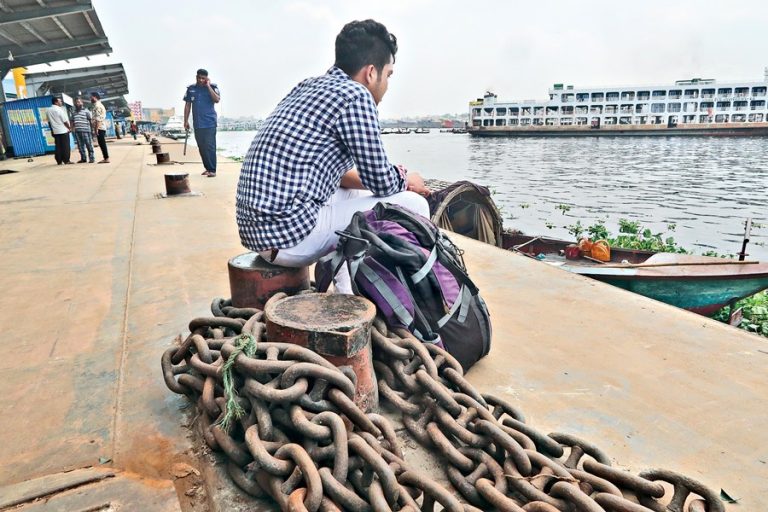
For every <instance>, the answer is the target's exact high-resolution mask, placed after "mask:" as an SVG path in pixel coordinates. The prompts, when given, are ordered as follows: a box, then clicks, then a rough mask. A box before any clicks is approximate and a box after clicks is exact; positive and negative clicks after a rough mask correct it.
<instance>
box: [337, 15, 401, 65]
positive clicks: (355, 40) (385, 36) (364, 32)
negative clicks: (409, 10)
mask: <svg viewBox="0 0 768 512" xmlns="http://www.w3.org/2000/svg"><path fill="white" fill-rule="evenodd" d="M396 53H397V38H396V37H395V36H394V34H390V33H389V32H388V31H387V27H385V26H384V25H382V24H381V23H379V22H377V21H374V20H365V21H352V22H350V23H347V24H346V25H344V28H342V29H341V32H339V35H338V36H336V67H338V68H340V69H342V70H343V71H344V72H345V73H346V74H348V75H349V76H352V75H354V74H356V73H357V72H358V71H360V69H362V68H363V67H364V66H368V65H369V64H373V66H374V67H375V68H376V69H377V70H378V72H379V73H381V72H382V70H383V69H384V66H386V65H387V64H389V62H390V61H389V59H390V57H391V58H392V62H394V61H395V54H396Z"/></svg>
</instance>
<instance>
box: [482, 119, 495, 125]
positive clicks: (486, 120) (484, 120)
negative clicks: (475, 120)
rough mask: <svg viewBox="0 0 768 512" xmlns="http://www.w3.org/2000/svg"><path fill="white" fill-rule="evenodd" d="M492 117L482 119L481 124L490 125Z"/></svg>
mask: <svg viewBox="0 0 768 512" xmlns="http://www.w3.org/2000/svg"><path fill="white" fill-rule="evenodd" d="M491 123H493V119H483V126H491Z"/></svg>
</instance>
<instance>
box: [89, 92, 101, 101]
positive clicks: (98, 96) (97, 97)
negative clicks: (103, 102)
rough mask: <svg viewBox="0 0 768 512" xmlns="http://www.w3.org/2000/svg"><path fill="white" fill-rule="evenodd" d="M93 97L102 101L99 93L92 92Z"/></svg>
mask: <svg viewBox="0 0 768 512" xmlns="http://www.w3.org/2000/svg"><path fill="white" fill-rule="evenodd" d="M91 97H93V98H96V99H97V100H100V99H101V95H100V94H99V93H97V92H92V93H91Z"/></svg>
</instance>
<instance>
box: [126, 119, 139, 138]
mask: <svg viewBox="0 0 768 512" xmlns="http://www.w3.org/2000/svg"><path fill="white" fill-rule="evenodd" d="M128 131H130V132H131V135H133V140H136V135H138V133H139V127H138V126H136V121H134V120H133V119H131V126H130V127H129V128H128Z"/></svg>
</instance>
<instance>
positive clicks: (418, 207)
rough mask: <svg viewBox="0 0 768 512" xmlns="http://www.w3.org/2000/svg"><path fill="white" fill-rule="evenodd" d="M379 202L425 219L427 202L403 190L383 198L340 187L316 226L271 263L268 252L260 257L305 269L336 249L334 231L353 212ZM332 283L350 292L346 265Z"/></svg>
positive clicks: (322, 210) (324, 209) (427, 212)
mask: <svg viewBox="0 0 768 512" xmlns="http://www.w3.org/2000/svg"><path fill="white" fill-rule="evenodd" d="M380 201H384V202H387V203H393V204H397V205H400V206H403V207H405V208H408V209H409V210H411V211H412V212H415V213H418V214H419V215H422V216H423V217H426V218H429V204H428V203H427V200H426V199H425V198H423V197H422V196H420V195H419V194H417V193H415V192H408V191H406V192H398V193H397V194H394V195H391V196H387V197H375V196H374V195H373V194H372V193H371V192H370V191H368V190H353V189H347V188H340V189H339V190H337V191H336V193H335V194H333V196H331V198H330V199H329V200H328V202H327V203H326V204H325V205H324V206H323V207H322V208H320V212H319V214H318V216H317V224H315V227H314V229H313V230H312V231H311V232H310V233H309V235H307V237H306V238H304V240H302V241H301V242H299V243H298V245H296V246H294V247H290V248H288V249H280V250H279V251H278V253H277V257H276V258H275V260H274V261H272V256H271V251H263V252H261V253H260V254H261V256H262V257H263V258H265V259H266V260H267V261H272V263H274V264H275V265H280V266H283V267H306V266H308V265H311V264H312V263H315V262H316V261H317V260H319V259H320V258H321V257H322V256H325V255H326V254H328V253H329V252H330V251H332V250H334V249H335V248H336V244H337V243H338V241H339V237H338V235H337V234H336V231H340V230H343V229H344V228H346V227H347V226H348V225H349V223H350V221H351V220H352V216H353V215H354V214H355V213H357V212H362V211H365V210H370V209H371V208H373V207H374V206H375V205H376V203H378V202H380ZM334 282H335V284H336V291H337V292H341V293H351V292H352V287H351V283H350V279H349V272H348V271H347V270H346V266H344V267H343V268H342V270H341V271H339V274H338V275H337V276H336V279H335V280H334Z"/></svg>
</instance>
